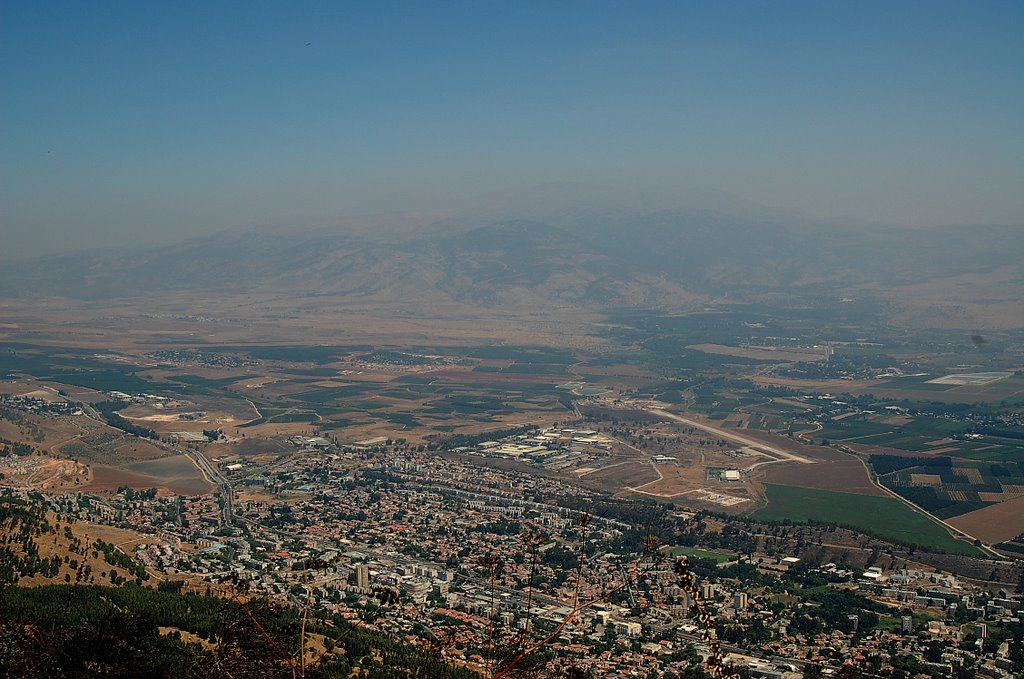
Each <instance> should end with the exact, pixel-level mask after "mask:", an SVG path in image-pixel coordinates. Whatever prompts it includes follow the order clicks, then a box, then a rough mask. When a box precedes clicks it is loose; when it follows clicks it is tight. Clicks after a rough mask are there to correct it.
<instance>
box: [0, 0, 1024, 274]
mask: <svg viewBox="0 0 1024 679" xmlns="http://www.w3.org/2000/svg"><path fill="white" fill-rule="evenodd" d="M1022 36H1024V3H1022V2H1017V1H1015V2H980V1H979V2H972V1H968V0H964V1H963V2H958V3H945V2H936V1H934V0H929V1H927V2H898V1H888V2H880V3H872V2H863V1H856V2H822V1H821V0H816V1H814V2H808V3H801V2H789V1H785V0H783V1H780V0H771V1H769V2H752V1H751V2H722V1H716V2H707V3H700V2H685V1H682V0H679V1H676V2H666V3H655V2H614V3H604V2H596V1H595V0H587V1H585V2H552V1H550V0H545V1H542V2H524V1H519V0H516V1H511V0H506V1H505V2H486V1H481V0H476V1H472V2H465V3H457V2H419V1H416V2H408V3H387V2H369V1H368V2H358V3H357V2H348V3H343V2H330V3H312V2H309V3H301V2H300V3H291V2H289V3H284V2H282V3H268V2H166V1H165V2H159V3H146V2H123V3H118V2H67V3H64V2H54V1H48V2H20V3H17V2H10V3H5V5H4V6H3V8H2V9H0V257H9V256H12V255H19V254H36V253H39V252H44V251H59V250H62V249H68V248H71V247H76V246H79V245H83V244H86V245H99V246H102V245H105V244H107V243H110V242H112V241H114V240H115V239H128V240H132V241H145V240H148V239H152V238H155V237H158V236H159V237H161V238H163V239H167V238H168V237H170V234H172V233H173V234H181V235H191V234H195V233H203V232H207V231H212V230H217V229H222V228H227V227H235V226H240V225H246V224H251V223H256V222H260V223H272V222H274V221H275V220H280V221H282V222H284V221H288V220H289V219H296V218H300V217H301V216H303V215H310V214H331V213H344V212H353V211H357V212H358V211H361V210H372V209H379V208H382V207H386V206H388V205H390V204H391V201H392V200H394V201H395V202H394V205H395V206H397V207H401V206H402V204H403V202H404V199H398V198H393V197H394V196H405V195H419V196H424V195H428V196H429V195H439V196H449V195H452V196H461V195H470V194H473V193H475V192H480V191H487V190H491V189H497V188H502V187H509V186H517V185H532V184H537V183H542V182H547V181H557V180H569V181H579V182H591V183H600V184H608V185H613V186H621V187H639V186H646V185H663V186H680V187H710V188H714V189H718V190H723V191H727V192H731V193H734V194H736V195H738V196H740V197H743V198H745V199H750V200H753V201H758V202H763V203H766V204H771V205H777V206H784V207H791V208H795V209H798V210H802V211H805V212H807V213H809V214H812V215H825V216H838V217H852V218H856V219H865V220H874V221H882V222H892V223H898V224H903V223H907V224H931V223H983V222H996V223H1022V222H1024V38H1022Z"/></svg>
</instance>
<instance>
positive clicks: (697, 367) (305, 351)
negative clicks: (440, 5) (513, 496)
mask: <svg viewBox="0 0 1024 679" xmlns="http://www.w3.org/2000/svg"><path fill="white" fill-rule="evenodd" d="M307 302H308V304H305V303H304V304H299V305H298V306H296V305H295V300H294V299H291V300H289V299H284V298H274V297H272V296H266V295H262V296H259V295H254V296H243V297H239V296H233V295H228V296H226V297H224V298H218V299H211V300H209V301H208V305H207V306H206V307H205V311H204V313H203V314H202V315H199V314H195V313H190V312H188V309H187V305H177V306H175V304H173V303H171V304H165V305H164V306H163V307H162V308H161V309H160V310H159V312H157V313H153V312H152V311H148V310H147V311H145V312H143V311H142V310H141V309H139V308H133V305H132V303H130V302H127V303H125V304H123V305H121V306H120V307H118V308H117V309H109V308H108V309H100V308H98V307H97V308H96V309H93V310H92V311H90V310H88V309H82V308H78V309H76V310H74V311H68V313H67V314H65V315H64V316H63V317H62V322H61V323H58V324H50V323H49V319H52V318H56V317H58V316H60V315H61V312H60V311H59V310H57V309H55V308H38V309H30V308H17V307H15V308H11V309H9V310H8V313H9V315H10V316H11V319H10V322H8V323H7V326H5V327H6V330H5V332H6V335H7V338H6V341H7V343H6V344H5V345H3V346H2V347H0V378H3V381H2V382H0V386H2V387H3V389H4V390H6V391H7V392H8V393H11V394H14V393H16V394H20V395H24V394H27V393H30V392H34V391H35V392H40V393H47V394H51V395H53V394H58V392H59V394H60V396H59V398H61V399H68V400H70V401H73V402H80V403H84V404H86V405H87V406H88V407H87V408H86V409H85V412H83V413H82V414H81V415H79V416H77V419H76V417H74V416H66V415H65V416H53V417H50V419H49V420H48V421H47V423H46V424H45V426H43V425H41V424H36V423H35V420H33V419H32V418H34V417H37V416H36V415H34V414H31V413H29V414H22V415H17V416H11V417H8V418H6V419H5V418H0V436H3V437H4V438H6V439H8V440H12V441H14V440H18V441H23V442H26V444H28V443H29V442H31V441H32V439H33V437H36V438H39V437H42V438H41V439H40V440H39V441H38V442H36V443H35V444H33V445H34V449H35V450H38V451H40V452H45V453H46V454H48V455H51V456H54V457H56V458H59V459H67V460H77V462H78V464H81V465H82V469H81V470H80V473H79V471H78V470H76V471H74V472H73V473H70V475H68V476H67V478H66V479H64V480H63V481H61V480H59V479H58V480H57V483H58V484H59V483H61V482H63V483H66V484H72V485H75V484H76V483H77V485H78V486H80V487H82V488H84V489H89V490H92V491H97V492H101V491H109V490H116V489H117V488H118V487H120V486H123V485H129V486H134V487H139V488H149V487H156V488H160V489H161V492H167V493H172V492H176V493H182V494H203V493H209V492H211V489H212V488H214V484H215V483H216V479H214V478H212V477H211V475H210V473H208V472H207V471H206V470H204V469H201V468H200V467H201V465H200V464H199V463H198V462H197V461H195V460H194V458H195V455H196V454H198V453H202V454H203V455H205V456H206V457H207V458H209V459H210V460H212V461H213V462H212V464H213V465H215V466H216V467H217V469H220V470H221V471H222V472H223V471H224V470H226V469H227V467H228V466H229V465H231V466H237V465H241V466H242V468H243V470H242V471H240V472H235V474H236V476H237V478H239V479H241V478H248V477H250V476H253V475H257V472H258V470H259V469H261V468H264V467H266V468H273V467H274V465H278V464H282V463H283V462H284V461H287V460H292V459H299V458H301V456H302V455H307V454H309V452H310V450H309V448H308V446H307V445H306V444H304V443H301V442H302V441H307V440H314V439H316V440H319V441H326V442H328V443H329V444H330V445H334V446H349V447H352V448H353V449H365V450H371V449H373V448H374V447H379V446H381V445H385V444H388V443H389V442H399V443H400V444H401V445H403V446H409V447H411V448H413V449H416V448H423V449H428V448H436V449H444V450H449V451H451V450H453V449H457V452H458V454H459V455H461V456H462V459H476V460H478V461H479V462H480V463H481V464H499V463H500V464H501V465H503V466H510V467H514V468H516V469H520V470H523V471H525V472H528V473H535V474H539V475H549V476H554V477H558V478H562V479H566V480H569V481H572V482H574V483H578V484H580V485H581V486H582V487H585V488H589V489H594V490H597V491H600V492H607V493H610V494H618V495H620V496H623V497H630V498H635V499H640V500H654V501H658V502H667V503H672V504H675V505H679V506H683V507H689V508H691V509H694V510H699V509H706V510H712V511H716V512H725V513H730V514H737V513H746V514H748V515H751V516H755V517H762V518H772V519H778V518H780V517H783V515H785V514H787V513H789V514H791V517H790V518H793V519H794V520H798V519H799V520H803V519H810V520H822V521H835V522H839V523H844V524H847V525H854V526H862V527H864V528H868V526H867V525H866V524H865V521H864V520H863V519H862V518H860V515H861V514H862V510H861V509H858V508H857V502H858V501H860V502H863V503H866V504H864V505H863V507H867V506H871V505H870V503H872V502H879V501H885V502H886V504H887V506H895V505H888V503H889V501H892V502H897V503H898V501H896V500H895V499H894V498H892V497H891V496H888V493H887V490H886V489H888V491H891V492H894V493H897V494H899V495H900V496H901V497H903V498H904V499H905V500H907V501H908V502H911V503H916V504H918V505H919V506H921V507H923V508H924V509H926V510H928V511H929V512H932V513H934V514H935V515H936V516H937V517H939V518H946V519H950V520H954V519H955V520H957V521H958V524H957V525H959V526H961V527H962V528H963V530H965V532H967V533H968V534H970V535H972V537H979V538H981V539H983V540H984V541H986V542H988V541H990V540H995V539H996V538H999V539H1000V540H1006V539H1008V538H1011V537H1014V536H1016V535H1018V534H1019V533H1021V532H1024V526H1021V530H1020V531H1017V532H1014V531H1016V529H1017V526H1016V525H1015V524H1014V520H1013V516H1014V515H1013V512H1012V511H1011V510H1010V509H1002V508H1003V507H1006V508H1012V507H1015V506H1017V504H1016V503H1017V498H1018V497H1019V494H1018V493H1017V490H1016V486H1017V483H1016V476H1017V472H1016V471H1013V470H1014V469H1016V467H1015V466H1014V465H1016V464H1017V463H1018V462H1022V461H1024V443H1022V441H1024V436H1021V437H1018V436H1017V433H1019V432H1020V431H1021V429H1020V423H1019V422H1017V421H1015V420H1014V419H1013V413H1014V412H1015V411H1016V409H1017V404H1019V403H1020V400H1021V395H1022V393H1024V378H1022V377H1021V376H1020V375H1019V374H1016V373H1015V371H1014V369H1013V366H1014V364H1013V363H1012V361H1013V360H1014V359H1013V356H1016V355H1017V354H1016V353H1013V352H1014V351H1017V349H1012V351H1011V349H1010V348H1011V347H1016V346H1017V345H1015V344H1013V343H1012V338H1009V336H1008V339H1006V340H1003V341H1004V344H1005V346H1006V347H1007V349H1006V350H1005V352H1004V353H1003V354H995V353H991V352H990V353H989V354H984V353H981V354H979V355H977V356H972V357H971V360H972V361H973V363H971V364H970V365H969V366H967V367H959V366H960V364H961V363H964V358H963V352H964V350H963V349H957V350H956V351H951V350H949V348H948V347H949V346H950V343H951V342H953V341H956V340H955V336H953V335H948V334H947V335H943V334H941V333H940V334H938V335H934V336H927V337H926V339H925V340H923V342H924V344H923V345H917V344H914V343H912V342H907V341H906V340H904V339H903V338H892V337H886V336H884V335H879V337H877V338H875V339H877V341H873V340H872V341H865V340H863V339H860V338H859V336H858V335H854V334H853V332H854V331H851V330H849V329H847V327H846V326H843V325H836V326H827V325H826V326H822V325H821V318H823V316H821V314H822V313H823V312H821V311H820V309H819V310H815V309H811V310H810V311H808V310H806V309H802V310H799V311H794V310H786V311H785V312H784V313H783V314H782V315H783V316H785V317H786V318H787V321H786V323H787V324H789V325H788V327H787V333H786V334H784V335H783V334H780V333H779V332H778V331H777V330H776V329H775V326H776V325H777V323H778V321H776V320H775V319H774V318H772V317H770V316H768V315H766V314H764V313H763V312H760V311H757V310H756V309H755V308H753V307H746V306H743V305H738V306H723V307H721V308H710V309H705V310H704V311H701V312H698V313H689V314H678V315H658V314H648V315H644V314H634V313H628V312H622V313H613V314H609V315H607V316H606V317H605V318H604V319H601V318H600V317H598V316H595V315H593V314H582V313H577V312H571V313H567V314H566V315H562V314H559V313H554V312H545V311H542V310H540V311H536V312H532V313H528V314H525V315H523V316H520V317H517V318H516V319H515V320H513V319H512V318H511V317H510V316H508V315H503V314H499V313H495V314H487V313H483V312H481V310H480V309H479V308H476V309H469V308H463V309H461V310H456V309H454V308H452V309H447V310H446V312H445V315H444V318H445V320H444V322H441V321H439V320H437V319H438V318H439V316H437V315H436V314H434V313H425V312H423V311H422V310H414V309H410V308H404V307H403V308H402V309H399V306H400V304H399V305H398V306H395V307H393V308H383V309H382V308H375V309H371V308H370V307H365V308H364V307H360V306H359V305H353V304H351V303H347V305H346V306H344V308H335V307H332V306H331V300H330V299H329V298H327V297H325V298H322V299H318V298H310V299H308V300H307ZM44 307H45V304H44ZM435 311H436V310H435ZM843 311H844V313H847V312H848V311H849V310H848V309H843ZM805 313H806V314H808V315H807V316H806V317H801V316H800V314H805ZM403 314H404V315H403ZM601 320H603V321H606V322H597V321H601ZM844 323H846V324H847V325H849V326H850V327H854V326H856V321H855V320H853V317H851V318H849V319H846V320H845V321H844ZM858 332H860V333H861V334H866V333H867V332H874V333H879V332H882V331H880V330H879V329H878V328H873V329H868V330H866V331H865V330H864V329H858ZM253 337H259V338H260V341H259V342H254V341H252V338H253ZM837 337H838V338H839V339H838V340H837ZM855 338H856V339H855ZM922 346H924V347H925V348H924V349H922V348H921V347H922ZM968 350H969V347H968ZM958 352H959V353H958ZM958 361H959V362H958ZM110 401H115V402H117V403H118V406H117V410H116V412H117V415H118V417H120V418H122V419H123V421H124V422H126V423H127V424H128V425H130V427H129V428H128V429H124V428H121V429H119V428H118V426H111V424H110V422H109V421H105V420H104V418H103V417H100V415H99V412H98V411H96V410H95V408H97V407H100V406H101V405H102V404H103V403H105V402H110ZM19 417H20V418H21V423H20V424H19V423H16V422H15V420H18V419H19ZM113 421H114V423H115V425H116V424H117V420H116V418H115V420H113ZM33 427H35V429H33ZM131 427H136V428H139V429H140V430H142V431H150V432H152V434H153V436H154V437H155V438H152V439H147V438H140V436H139V435H137V432H135V433H133V431H132V430H131ZM548 430H550V431H551V432H554V433H551V434H546V436H548V438H546V439H544V440H540V439H537V440H533V441H532V442H529V443H525V444H522V443H517V442H516V437H525V438H530V437H531V436H535V435H536V431H548ZM508 432H516V433H515V434H514V435H512V436H511V437H508V438H506V435H507V433H508ZM579 432H590V433H582V434H581V433H579ZM492 436H493V437H496V438H499V439H501V445H502V446H504V447H503V448H502V450H505V449H508V446H509V445H513V444H514V445H518V446H520V447H521V448H527V449H531V450H533V452H531V453H527V454H526V455H525V456H523V455H520V453H518V452H515V451H513V452H504V453H502V452H497V453H494V452H488V451H487V450H484V449H480V448H477V446H479V445H480V444H481V443H484V442H486V441H487V440H488V438H489V437H492ZM552 437H554V438H552ZM317 445H319V444H317ZM538 446H540V448H539V447H538ZM545 446H546V451H545V452H540V453H538V452H537V451H538V450H541V449H542V448H544V447H545ZM509 450H511V449H509ZM474 455H475V456H476V457H475V458H473V457H472V456H474ZM885 455H888V456H893V457H910V458H924V457H932V458H936V459H938V458H948V459H950V460H952V462H951V465H950V467H949V468H950V469H951V470H954V471H951V472H949V474H951V475H950V476H949V478H945V477H944V476H943V475H942V474H938V475H935V474H929V473H928V471H929V470H926V469H913V468H911V467H913V466H915V465H917V466H920V464H923V463H915V465H910V466H909V467H908V468H907V469H905V470H903V471H902V472H900V471H895V470H889V472H882V471H880V470H878V469H873V468H872V464H871V460H872V459H875V458H878V456H885ZM467 456H469V457H467ZM502 456H504V457H502ZM499 458H500V459H499ZM879 459H880V458H879ZM1003 467H1006V468H1007V469H1010V468H1011V467H1012V469H1010V472H1011V473H1009V474H1008V475H1007V474H1002V473H1001V472H1002V471H1004V470H1003ZM994 471H995V472H1000V474H994ZM890 472H891V473H890ZM904 472H905V473H904ZM76 474H78V475H77V476H76ZM886 474H889V476H886ZM876 477H877V478H876ZM997 477H998V478H997ZM1000 479H1001V480H1000ZM883 485H884V486H885V489H883V487H882V486H883ZM785 489H788V490H785ZM818 491H820V492H821V493H824V495H820V497H821V498H832V499H831V500H829V501H827V502H826V501H824V500H822V501H821V502H817V503H816V504H815V505H813V506H827V507H828V509H827V511H824V512H822V511H817V512H814V513H813V514H814V515H813V516H811V515H807V516H804V515H803V514H801V513H800V511H798V509H799V508H798V506H797V505H798V504H799V503H795V504H794V503H791V502H790V500H789V498H790V497H791V496H793V495H794V494H795V495H799V494H800V493H804V492H811V493H814V492H818ZM787 493H789V495H787ZM929 494H931V495H929ZM833 495H834V496H835V497H833ZM926 496H928V497H926ZM932 496H934V498H933V499H929V498H931V497H932ZM815 497H819V496H817V495H816V496H815ZM836 498H838V500H837V499H836ZM851 498H861V500H855V499H851ZM938 498H941V500H940V499H938ZM943 502H945V504H942V503H943ZM939 505H941V506H939ZM902 507H903V508H906V509H907V511H910V510H909V509H908V508H907V507H906V505H902ZM911 514H912V515H913V517H912V518H913V520H914V521H915V522H920V521H925V522H929V521H930V522H931V525H932V526H933V527H934V529H935V530H937V531H938V534H942V535H945V534H947V533H948V529H947V528H945V527H943V526H942V525H941V524H939V523H936V522H934V521H931V520H930V519H929V518H928V517H927V516H925V515H923V514H916V513H913V512H911ZM867 516H869V517H873V516H875V515H873V514H870V513H869V514H867ZM989 516H993V517H998V519H999V521H1000V523H1001V524H1002V527H1001V528H1000V530H998V531H994V530H984V529H983V528H984V526H985V525H986V522H987V521H988V520H989V519H988V517H989ZM869 520H870V521H874V520H875V519H874V518H870V519H869ZM914 525H917V524H916V523H915V524H914ZM885 530H889V529H885ZM885 530H883V531H882V532H883V533H885ZM971 531H975V532H971ZM898 533H899V534H902V533H900V529H895V528H894V529H892V530H889V532H888V533H885V534H888V535H890V536H891V537H893V538H894V539H900V538H899V536H898ZM1010 533H1013V534H1012V535H1010ZM928 544H929V545H930V546H931V548H934V549H947V548H950V547H951V544H952V546H955V548H957V549H959V548H961V547H962V545H961V543H960V542H958V541H953V542H952V543H947V542H945V541H943V540H941V539H929V540H928Z"/></svg>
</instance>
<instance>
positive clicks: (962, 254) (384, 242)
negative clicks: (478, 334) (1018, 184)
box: [0, 203, 1024, 308]
mask: <svg viewBox="0 0 1024 679" xmlns="http://www.w3.org/2000/svg"><path fill="white" fill-rule="evenodd" d="M534 212H535V213H538V212H539V213H544V212H546V213H547V215H548V221H538V220H535V219H530V218H527V217H507V216H499V217H497V218H494V219H488V218H487V217H486V215H483V216H478V217H458V218H449V219H445V220H435V221H433V222H431V223H429V224H424V225H423V227H422V228H418V229H415V230H414V231H413V232H412V233H411V234H410V235H408V236H402V234H401V232H400V231H397V230H388V229H373V228H368V229H362V230H360V229H350V228H346V229H344V230H341V229H339V230H332V229H330V228H329V227H323V226H319V227H315V228H304V229H288V230H280V231H278V230H273V229H254V230H249V231H231V232H224V233H219V234H215V235H212V236H207V237H202V238H194V239H190V240H186V241H183V242H181V243H178V244H174V245H168V246H159V247H152V248H145V249H144V248H135V249H131V250H124V251H121V252H110V253H98V254H97V253H91V254H83V255H65V256H61V257H53V258H41V259H35V260H32V261H25V262H14V263H8V264H7V265H6V266H4V267H3V268H2V270H0V293H2V294H3V295H4V296H10V297H32V296H40V295H45V296H63V297H69V298H84V299H97V298H104V297H118V296H136V295H145V294H151V293H152V294H156V293H162V292H168V291H181V292H188V291H210V292H217V291H223V292H241V291H276V292H315V293H323V294H333V295H340V296H346V297H352V298H355V299H360V300H368V301H372V300H380V301H382V302H383V301H391V300H399V299H400V300H405V301H416V300H420V299H421V300H423V301H424V302H431V301H455V302H459V303H463V304H468V305H473V306H484V307H495V306H503V305H510V306H522V305H524V304H525V305H529V304H560V305H571V306H579V307H592V308H607V307H621V306H647V307H662V308H671V307H676V306H679V300H682V299H687V300H693V299H695V298H697V297H702V296H705V297H706V296H719V295H723V294H731V295H738V296H743V295H756V294H766V293H785V294H798V293H800V292H801V291H806V290H810V289H812V288H817V289H825V290H828V289H840V288H847V287H857V286H861V285H870V286H876V287H877V286H879V285H888V284H891V285H898V284H907V283H914V282H924V281H927V280H929V279H931V278H934V277H937V276H944V277H949V276H955V275H962V274H969V273H983V272H985V271H987V270H990V269H992V268H994V267H996V266H1000V265H1006V264H1012V263H1014V262H1020V261H1024V229H1022V228H1019V227H975V228H972V229H952V228H936V229H918V230H911V229H893V230H884V229H880V228H861V229H857V228H852V227H815V226H814V225H813V224H811V223H808V222H806V221H803V222H801V221H799V220H794V221H793V222H791V223H787V222H784V221H778V220H775V219H763V220H758V219H754V218H752V217H749V216H737V215H735V214H729V213H726V212H720V211H715V210H712V209H706V208H699V209H680V208H667V207H665V208H660V209H652V210H643V209H633V208H631V207H627V208H618V207H615V206H614V205H611V204H609V205H605V206H598V208H594V209H590V208H587V207H581V208H580V209H577V210H572V209H570V204H569V203H566V205H562V206H557V209H555V210H554V211H545V210H543V209H538V210H535V211H534ZM497 214H499V215H501V214H503V213H502V212H501V211H498V213H497ZM1022 278H1024V267H1022ZM1022 284H1024V281H1022Z"/></svg>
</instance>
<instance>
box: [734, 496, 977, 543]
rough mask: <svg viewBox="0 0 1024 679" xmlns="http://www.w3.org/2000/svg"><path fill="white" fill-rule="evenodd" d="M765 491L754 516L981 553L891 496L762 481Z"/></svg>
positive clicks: (765, 519)
mask: <svg viewBox="0 0 1024 679" xmlns="http://www.w3.org/2000/svg"><path fill="white" fill-rule="evenodd" d="M765 491H766V493H767V497H768V506H767V507H765V508H764V509H760V510H758V511H756V512H754V514H753V518H755V519H760V520H763V521H784V520H786V519H789V520H791V521H797V522H800V521H821V522H825V523H837V524H841V525H844V526H850V527H851V528H857V529H861V530H864V531H866V532H870V533H873V534H875V535H878V536H880V537H883V538H890V539H892V540H897V541H899V542H905V543H909V544H914V545H917V546H919V547H922V548H924V549H936V550H941V551H944V552H951V553H954V554H969V555H971V556H983V553H982V552H981V551H980V550H978V549H976V548H975V547H974V546H973V545H970V544H968V543H966V542H962V541H960V540H955V539H953V537H952V536H950V534H949V533H948V532H947V531H946V529H945V528H943V527H942V526H940V525H939V524H937V523H935V522H933V521H932V520H931V519H929V518H928V517H926V516H924V515H923V514H919V513H918V512H915V511H913V510H912V509H910V508H909V507H907V506H906V505H905V504H903V503H902V502H900V501H899V500H896V499H894V498H891V497H876V496H871V495H856V494H854V493H837V492H835V491H831V490H819V489H816V488H797V487H794V486H778V485H774V484H766V485H765Z"/></svg>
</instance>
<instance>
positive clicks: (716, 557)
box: [668, 547, 736, 563]
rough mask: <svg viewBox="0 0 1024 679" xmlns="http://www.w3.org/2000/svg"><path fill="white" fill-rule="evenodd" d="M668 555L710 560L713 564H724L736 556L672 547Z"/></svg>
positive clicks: (694, 548)
mask: <svg viewBox="0 0 1024 679" xmlns="http://www.w3.org/2000/svg"><path fill="white" fill-rule="evenodd" d="M668 555H669V556H671V557H676V556H689V557H693V558H695V559H710V560H711V561H714V562H715V563H725V562H726V561H735V560H736V556H735V555H734V554H722V553H721V552H709V551H708V550H706V549H697V548H696V547H673V548H672V549H671V550H669V553H668Z"/></svg>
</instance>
